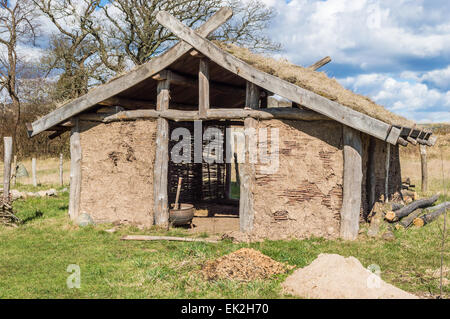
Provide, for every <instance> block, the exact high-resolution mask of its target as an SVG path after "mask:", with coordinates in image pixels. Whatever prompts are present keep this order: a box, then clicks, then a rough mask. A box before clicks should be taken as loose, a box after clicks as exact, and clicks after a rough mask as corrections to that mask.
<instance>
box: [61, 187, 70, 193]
mask: <svg viewBox="0 0 450 319" xmlns="http://www.w3.org/2000/svg"><path fill="white" fill-rule="evenodd" d="M68 191H69V190H68V189H67V187H64V188H63V189H61V193H66V192H68Z"/></svg>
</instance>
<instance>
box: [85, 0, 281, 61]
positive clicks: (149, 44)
mask: <svg viewBox="0 0 450 319" xmlns="http://www.w3.org/2000/svg"><path fill="white" fill-rule="evenodd" d="M223 6H230V7H231V8H232V9H233V12H234V18H233V19H232V20H231V21H230V22H228V23H226V24H225V25H224V26H223V27H222V28H220V29H219V30H218V32H216V33H215V34H214V35H212V36H211V37H210V38H211V39H217V40H221V41H225V42H230V43H236V44H239V45H244V46H249V47H252V48H253V49H257V50H264V51H272V50H278V49H280V46H279V45H278V44H276V43H274V42H272V41H270V40H269V38H267V37H266V36H265V35H264V30H265V29H266V27H267V25H268V23H269V22H270V21H271V20H272V19H273V18H274V15H275V12H274V11H273V10H272V9H270V8H268V7H266V6H265V5H264V4H263V3H262V2H261V1H260V0H249V1H242V0H225V1H223V0H171V1H166V0H148V1H143V0H109V1H106V4H104V5H103V6H102V8H103V12H104V15H105V16H106V18H107V19H108V20H109V22H110V24H109V25H107V26H105V27H104V28H103V30H101V31H99V30H98V31H97V32H96V38H97V39H98V41H99V42H100V43H101V45H100V46H99V47H100V49H101V57H102V60H104V61H105V60H106V61H107V60H108V55H109V53H108V51H107V50H109V49H110V48H114V50H113V52H114V54H116V55H117V53H118V52H122V53H123V54H124V55H125V56H126V57H127V58H128V59H129V60H131V62H132V63H133V64H135V65H140V64H142V63H144V62H146V61H148V60H149V59H151V57H152V56H154V55H157V54H159V53H161V52H162V51H165V50H166V49H167V48H168V47H169V46H171V45H172V44H173V41H176V40H178V39H177V38H176V37H175V36H174V35H173V34H172V33H170V31H168V30H167V29H165V28H164V27H163V26H161V25H160V24H159V23H158V22H157V21H156V19H155V15H156V13H157V12H158V11H160V10H164V11H167V12H169V13H171V14H172V15H174V16H175V17H176V18H177V19H179V20H180V21H182V22H183V23H185V24H186V25H187V26H189V27H195V26H197V25H198V24H199V23H200V22H204V21H206V20H207V19H208V18H209V17H210V16H211V15H213V14H214V13H215V12H216V11H218V10H219V9H220V8H221V7H223ZM97 25H98V23H97ZM93 33H95V32H93Z"/></svg>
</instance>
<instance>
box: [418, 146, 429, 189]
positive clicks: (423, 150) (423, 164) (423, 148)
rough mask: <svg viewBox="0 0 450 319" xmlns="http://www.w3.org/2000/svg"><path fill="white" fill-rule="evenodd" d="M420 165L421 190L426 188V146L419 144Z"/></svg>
mask: <svg viewBox="0 0 450 319" xmlns="http://www.w3.org/2000/svg"><path fill="white" fill-rule="evenodd" d="M419 148H420V166H421V170H422V192H426V191H427V190H428V167H427V147H426V146H425V145H420V146H419Z"/></svg>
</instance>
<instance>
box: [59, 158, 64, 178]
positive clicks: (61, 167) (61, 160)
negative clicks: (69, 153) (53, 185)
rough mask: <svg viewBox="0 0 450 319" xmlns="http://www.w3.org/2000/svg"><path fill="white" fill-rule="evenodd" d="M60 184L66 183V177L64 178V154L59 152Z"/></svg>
mask: <svg viewBox="0 0 450 319" xmlns="http://www.w3.org/2000/svg"><path fill="white" fill-rule="evenodd" d="M59 184H60V185H61V186H63V185H64V178H63V154H62V153H60V154H59Z"/></svg>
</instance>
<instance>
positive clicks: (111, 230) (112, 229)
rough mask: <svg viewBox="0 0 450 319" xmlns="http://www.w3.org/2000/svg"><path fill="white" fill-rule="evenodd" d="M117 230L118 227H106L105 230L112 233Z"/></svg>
mask: <svg viewBox="0 0 450 319" xmlns="http://www.w3.org/2000/svg"><path fill="white" fill-rule="evenodd" d="M116 231H117V229H116V227H113V228H111V229H105V232H107V233H111V234H113V233H115V232H116Z"/></svg>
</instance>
